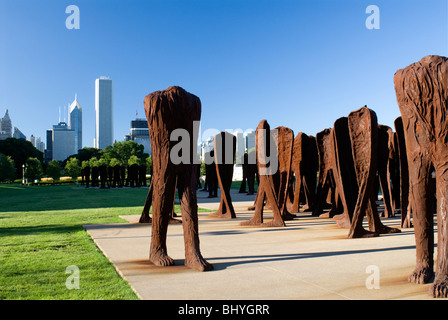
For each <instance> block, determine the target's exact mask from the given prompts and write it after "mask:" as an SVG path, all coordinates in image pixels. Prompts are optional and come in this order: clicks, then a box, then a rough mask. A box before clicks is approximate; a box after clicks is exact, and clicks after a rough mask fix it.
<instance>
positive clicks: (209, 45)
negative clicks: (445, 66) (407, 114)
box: [0, 0, 448, 147]
mask: <svg viewBox="0 0 448 320" xmlns="http://www.w3.org/2000/svg"><path fill="white" fill-rule="evenodd" d="M370 4H372V3H370V2H367V1H362V0H361V1H353V0H347V1H340V2H338V1H323V0H321V1H284V0H280V1H266V0H264V1H257V2H254V1H252V0H242V1H233V0H230V1H225V2H223V1H201V0H198V1H176V0H173V1H138V0H136V1H133V2H132V3H129V2H125V1H116V2H114V5H109V2H107V1H102V0H98V1H95V2H89V1H83V0H80V1H77V3H76V5H77V6H78V7H79V11H80V19H81V24H80V28H79V29H78V30H77V29H74V30H69V29H67V28H66V24H65V20H66V19H67V17H68V15H67V14H66V13H65V9H66V7H67V6H68V5H69V3H64V2H56V1H47V2H43V3H40V2H39V3H35V2H32V1H26V0H21V1H13V2H2V3H0V30H1V31H0V40H1V41H2V43H3V46H2V47H1V48H0V70H2V72H0V114H3V113H4V112H5V110H6V109H8V110H9V113H10V114H11V117H12V118H13V119H14V126H16V127H17V128H19V129H20V130H21V131H22V132H23V134H25V135H26V136H27V137H30V136H31V135H34V136H37V137H44V136H45V132H46V130H48V129H50V128H51V126H52V125H53V124H54V123H57V119H58V109H59V108H60V107H61V106H63V105H68V104H70V102H71V101H70V100H71V99H70V98H71V97H73V95H74V94H76V93H77V94H78V99H79V101H80V104H81V105H82V106H83V147H92V146H93V138H94V130H95V106H94V105H95V88H94V85H93V82H94V80H95V79H96V78H98V77H99V76H101V75H105V76H108V77H110V78H111V79H113V80H114V117H115V120H114V123H113V125H114V132H113V135H114V137H115V139H116V140H118V141H121V140H122V139H123V137H124V136H125V135H126V134H127V133H128V132H129V123H130V121H132V120H134V119H135V118H136V116H135V114H136V112H137V113H138V115H139V116H140V117H143V115H144V110H143V99H144V97H145V96H146V95H147V94H149V93H151V92H154V91H157V90H163V89H166V88H167V87H168V86H171V85H179V86H181V87H183V88H184V89H186V90H187V91H189V92H191V93H193V94H195V95H197V96H198V97H199V98H200V99H201V101H202V121H201V128H202V131H201V132H205V131H206V130H207V129H209V128H214V129H216V130H219V131H223V130H226V129H233V130H235V129H236V128H241V129H242V130H243V131H245V130H247V129H255V128H256V126H257V125H258V122H259V121H260V120H262V119H267V120H268V122H269V123H270V125H271V127H277V126H280V125H283V126H287V127H289V128H291V129H292V130H294V133H298V132H300V131H302V132H305V133H306V134H310V135H315V134H316V133H317V132H318V131H320V130H323V129H325V128H329V127H331V126H332V125H333V123H334V121H335V120H336V119H337V118H339V117H341V116H346V115H347V114H348V113H349V112H351V111H353V110H356V109H358V108H360V107H362V106H364V105H367V106H368V107H369V108H371V109H373V110H374V111H375V112H376V113H377V116H378V121H379V123H381V124H385V125H389V126H392V127H393V120H394V119H395V118H396V117H398V116H399V110H398V107H397V104H396V98H395V92H394V86H393V81H392V78H393V75H394V73H395V72H396V71H397V70H398V69H400V68H402V67H404V66H406V65H409V64H410V63H413V62H416V61H418V60H420V59H421V58H422V57H423V56H425V55H428V54H438V55H445V56H446V55H448V41H447V38H448V32H447V29H448V28H447V22H448V18H447V15H448V14H447V13H448V6H447V2H446V1H444V0H434V1H432V2H431V6H429V5H427V3H426V2H425V1H421V0H419V1H417V0H412V1H406V2H403V1H397V0H393V1H375V3H374V4H375V5H377V6H378V8H379V10H380V18H381V20H380V28H379V29H378V30H370V29H368V28H366V19H368V17H369V14H368V13H366V8H367V7H368V6H369V5H370ZM24 7H25V8H27V9H26V10H24V9H23V8H24ZM29 46H33V50H29ZM68 48H69V49H68ZM200 138H204V137H201V136H200ZM205 139H206V137H205ZM200 140H203V139H200Z"/></svg>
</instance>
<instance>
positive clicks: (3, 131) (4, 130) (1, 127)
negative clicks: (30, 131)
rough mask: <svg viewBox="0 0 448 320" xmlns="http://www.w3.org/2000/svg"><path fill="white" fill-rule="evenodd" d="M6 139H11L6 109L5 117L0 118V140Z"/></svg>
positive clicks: (10, 125) (9, 121)
mask: <svg viewBox="0 0 448 320" xmlns="http://www.w3.org/2000/svg"><path fill="white" fill-rule="evenodd" d="M8 138H12V123H11V118H10V117H9V112H8V109H6V112H5V116H4V117H3V118H0V140H5V139H8Z"/></svg>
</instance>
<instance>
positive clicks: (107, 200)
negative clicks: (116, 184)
mask: <svg viewBox="0 0 448 320" xmlns="http://www.w3.org/2000/svg"><path fill="white" fill-rule="evenodd" d="M147 190H148V189H146V188H133V189H131V188H123V189H104V190H100V189H93V188H89V189H86V188H84V187H82V186H76V185H61V186H34V187H33V186H28V187H27V186H22V185H20V184H0V199H1V201H0V203H1V207H0V299H3V300H4V299H14V300H18V299H33V300H40V299H45V300H47V299H57V300H63V299H74V300H81V299H89V300H94V299H137V296H136V295H135V293H134V292H133V291H132V290H131V288H130V287H129V285H128V284H127V282H125V281H124V280H123V279H122V278H121V277H120V276H119V275H118V273H117V272H116V271H115V268H114V267H113V265H112V264H111V263H110V262H109V260H108V259H107V258H105V257H104V256H103V254H102V253H101V252H100V251H99V250H98V249H97V247H96V245H95V243H94V242H93V241H92V239H91V237H90V236H89V235H88V234H87V232H86V231H85V230H84V228H83V224H90V223H116V222H125V220H123V219H121V218H120V217H119V216H120V215H129V214H140V213H141V211H142V208H143V204H144V201H145V198H146V194H147ZM176 212H179V208H178V207H177V208H176ZM69 266H76V267H78V269H79V289H71V290H69V289H68V288H67V287H66V280H67V279H68V278H69V276H71V274H70V273H66V268H67V267H69Z"/></svg>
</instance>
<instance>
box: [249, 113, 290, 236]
mask: <svg viewBox="0 0 448 320" xmlns="http://www.w3.org/2000/svg"><path fill="white" fill-rule="evenodd" d="M255 135H256V140H255V146H256V152H257V165H258V174H259V175H260V185H259V187H258V192H257V197H256V200H255V213H254V215H253V217H252V218H251V219H250V220H249V221H245V222H242V223H241V225H263V226H272V227H283V226H285V222H284V220H288V219H291V218H292V215H291V214H290V213H289V212H288V211H287V209H286V200H287V192H288V188H287V187H288V183H289V179H290V176H291V161H292V150H293V142H294V138H293V137H294V133H293V132H292V130H291V129H288V128H285V127H279V128H276V129H275V130H272V131H271V129H270V127H269V124H268V122H267V121H266V120H262V121H260V123H259V124H258V127H257V130H256V134H255ZM265 201H266V203H267V204H268V205H269V206H270V207H271V209H272V212H273V219H272V220H271V221H269V222H263V208H264V202H265Z"/></svg>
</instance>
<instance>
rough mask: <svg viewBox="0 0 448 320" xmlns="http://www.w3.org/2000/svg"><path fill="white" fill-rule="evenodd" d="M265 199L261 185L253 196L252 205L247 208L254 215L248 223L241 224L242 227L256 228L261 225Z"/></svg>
mask: <svg viewBox="0 0 448 320" xmlns="http://www.w3.org/2000/svg"><path fill="white" fill-rule="evenodd" d="M265 198H266V197H265V194H264V190H263V185H262V184H260V187H259V188H258V192H257V195H256V196H255V201H254V205H253V206H252V207H249V208H248V210H255V212H254V215H253V216H252V218H251V219H250V220H249V221H243V222H241V225H242V226H257V225H260V224H262V223H263V208H264V201H265Z"/></svg>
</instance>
